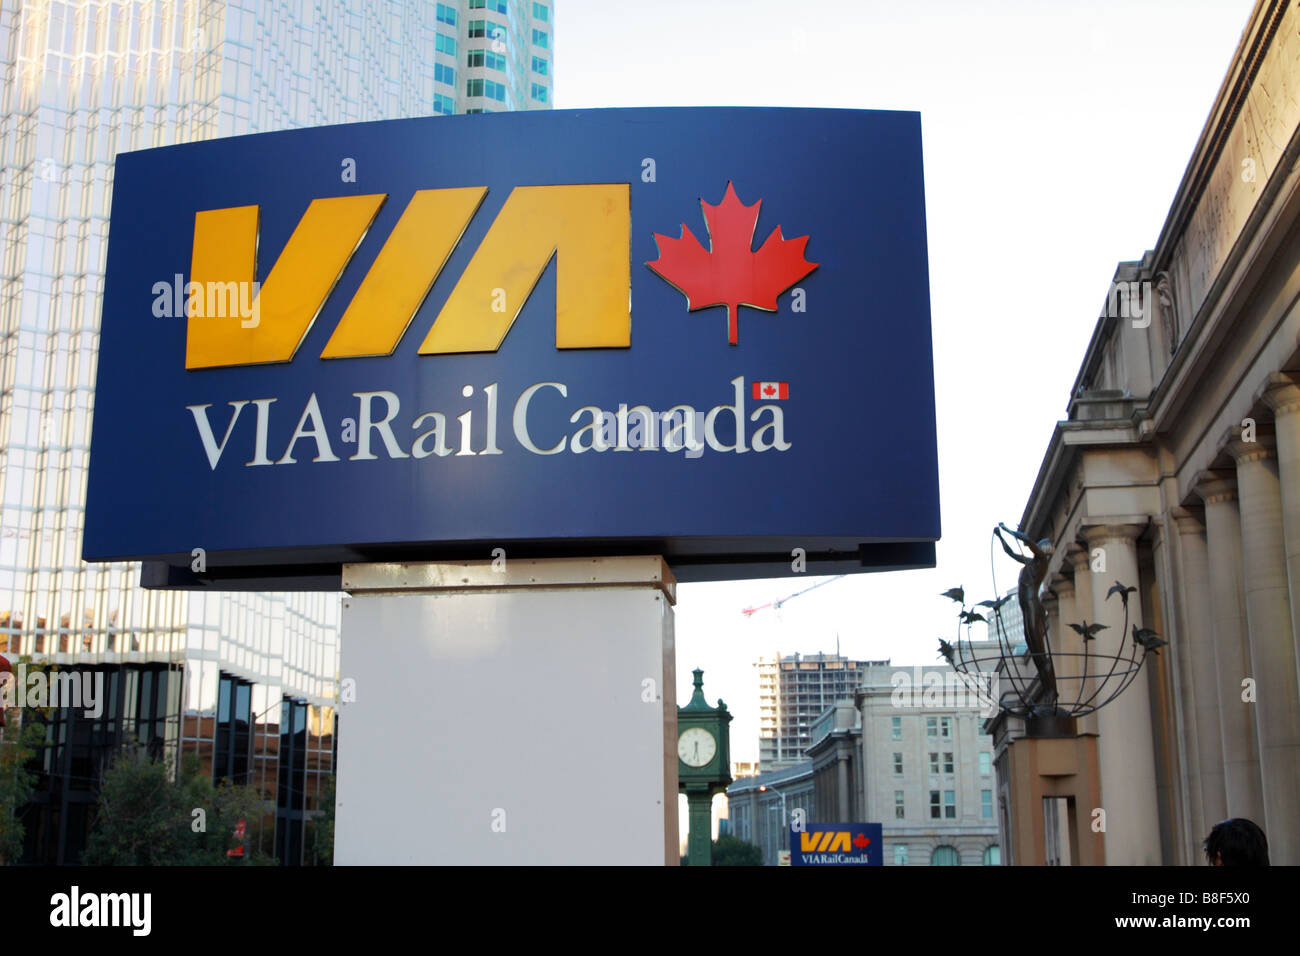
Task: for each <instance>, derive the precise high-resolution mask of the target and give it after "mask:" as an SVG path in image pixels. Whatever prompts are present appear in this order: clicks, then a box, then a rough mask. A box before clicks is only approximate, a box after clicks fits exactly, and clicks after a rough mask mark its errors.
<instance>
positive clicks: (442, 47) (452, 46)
mask: <svg viewBox="0 0 1300 956" xmlns="http://www.w3.org/2000/svg"><path fill="white" fill-rule="evenodd" d="M433 46H434V49H436V50H437V51H438V52H439V53H446V54H447V55H449V56H455V55H456V38H455V37H449V36H447V34H445V33H439V34H438V35H437V36H436V37H435V38H434V41H433Z"/></svg>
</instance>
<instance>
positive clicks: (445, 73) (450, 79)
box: [433, 63, 456, 86]
mask: <svg viewBox="0 0 1300 956" xmlns="http://www.w3.org/2000/svg"><path fill="white" fill-rule="evenodd" d="M433 78H434V79H435V80H437V81H438V82H439V83H446V84H447V85H448V86H455V85H456V68H455V67H454V66H448V65H447V64H446V63H435V64H434V65H433Z"/></svg>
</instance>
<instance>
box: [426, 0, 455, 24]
mask: <svg viewBox="0 0 1300 956" xmlns="http://www.w3.org/2000/svg"><path fill="white" fill-rule="evenodd" d="M425 9H426V10H427V9H428V7H425ZM437 16H438V22H439V23H445V24H447V25H448V26H453V27H454V26H455V25H456V11H455V9H453V8H452V7H449V6H447V5H446V4H445V3H440V4H438V9H437Z"/></svg>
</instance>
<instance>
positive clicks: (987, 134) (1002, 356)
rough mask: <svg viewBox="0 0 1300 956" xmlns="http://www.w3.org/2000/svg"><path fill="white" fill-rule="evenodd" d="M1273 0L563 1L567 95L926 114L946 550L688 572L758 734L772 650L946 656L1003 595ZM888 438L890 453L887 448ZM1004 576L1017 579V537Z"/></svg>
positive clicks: (709, 683)
mask: <svg viewBox="0 0 1300 956" xmlns="http://www.w3.org/2000/svg"><path fill="white" fill-rule="evenodd" d="M1252 6H1253V4H1252V3H1251V2H1249V0H1208V2H1206V0H1161V2H1156V0H1088V2H1078V0H1074V2H1070V3H1065V2H1059V0H1052V2H1043V0H1025V2H1011V0H1007V2H994V0H982V2H978V3H975V2H970V0H931V2H928V3H900V2H898V0H887V2H881V0H847V2H841V0H820V2H818V3H816V4H809V5H804V4H797V3H791V2H789V0H784V2H779V3H778V2H771V0H712V2H700V0H647V2H632V0H557V3H556V7H557V10H556V28H555V37H556V39H555V74H556V75H555V94H554V105H555V107H556V108H557V109H574V108H591V107H602V106H792V107H798V106H804V107H841V108H852V109H900V110H919V111H920V113H921V125H922V135H923V143H924V150H925V192H926V212H927V220H928V224H927V228H928V233H929V249H930V296H931V308H932V323H933V331H934V365H935V368H934V371H935V380H936V396H935V398H936V405H937V411H938V444H939V482H940V485H939V487H940V500H941V505H942V521H943V539H942V540H941V541H940V542H939V546H938V567H937V568H936V569H935V570H934V571H909V572H899V573H894V574H870V575H856V576H853V577H851V578H845V579H843V580H840V581H836V582H834V583H832V584H828V585H827V586H825V587H822V588H819V589H817V590H816V591H814V592H812V593H811V594H808V595H806V596H804V597H801V598H799V599H797V600H795V601H793V602H791V603H790V604H789V605H788V606H787V607H785V608H783V609H782V610H781V612H780V613H774V612H772V611H771V610H768V611H762V612H759V613H758V614H756V615H754V616H753V617H752V618H749V619H746V618H745V617H743V616H742V615H741V613H740V612H741V609H742V608H745V607H749V606H752V605H757V604H765V603H767V602H769V601H772V600H774V599H777V598H781V597H784V596H786V595H788V594H790V593H792V592H794V591H798V590H800V589H802V588H805V587H808V586H809V585H812V584H815V583H817V580H819V579H809V578H799V579H781V580H771V581H749V582H731V583H722V584H696V585H686V586H682V587H681V588H680V589H679V591H678V604H677V686H678V700H679V702H681V703H684V702H685V701H686V699H687V698H688V697H689V692H690V685H691V674H690V671H691V669H692V668H694V667H697V666H698V667H703V668H704V670H705V690H706V692H707V693H708V695H709V698H710V702H712V701H713V700H714V699H715V698H717V697H719V696H721V697H723V698H724V699H725V700H726V702H727V705H728V707H729V708H730V710H731V711H732V713H733V714H734V715H735V717H736V719H735V721H734V723H733V724H732V757H733V759H735V760H752V759H756V758H757V753H758V743H757V735H758V722H757V711H758V700H757V681H756V678H755V674H754V668H753V666H752V664H753V661H754V660H755V659H756V658H757V657H758V656H759V655H760V654H769V655H770V654H772V653H774V652H777V651H780V652H781V653H792V652H795V651H801V652H815V651H819V650H829V651H833V650H834V649H835V642H836V636H837V635H838V636H839V640H840V648H841V650H842V652H843V653H845V654H847V655H850V656H852V657H855V658H860V659H869V660H877V659H885V658H890V659H892V660H893V661H894V663H904V664H921V663H933V662H935V661H936V659H937V655H936V649H937V645H938V638H939V637H940V636H944V637H948V636H950V635H951V634H952V631H953V624H954V620H955V619H954V617H953V610H954V606H953V605H951V604H950V603H949V602H947V601H945V600H943V599H941V598H940V597H939V596H938V595H939V592H940V591H943V590H945V589H947V588H949V587H952V586H954V585H958V584H960V585H964V586H965V587H966V590H967V597H968V599H969V600H979V599H981V598H983V597H988V596H992V594H993V588H994V585H993V580H992V577H991V572H990V533H991V530H992V528H993V526H994V525H995V524H996V523H997V522H999V521H1005V522H1007V523H1008V524H1010V525H1012V526H1013V527H1014V526H1015V525H1016V524H1017V523H1018V522H1019V520H1020V516H1021V514H1022V513H1023V510H1024V506H1025V503H1026V500H1027V498H1028V495H1029V492H1030V490H1031V488H1032V486H1033V481H1034V478H1035V476H1036V474H1037V471H1038V466H1039V464H1040V462H1041V461H1042V458H1043V454H1044V452H1045V451H1046V448H1047V443H1048V440H1049V439H1050V437H1051V434H1052V427H1053V424H1054V423H1055V422H1056V421H1057V420H1058V419H1060V418H1063V417H1064V416H1065V411H1066V403H1067V400H1068V398H1069V390H1070V386H1071V384H1072V383H1073V381H1074V377H1075V375H1076V373H1077V372H1078V368H1079V363H1080V362H1081V361H1082V359H1083V353H1084V350H1085V348H1086V347H1087V344H1088V340H1089V337H1090V336H1091V334H1092V331H1093V327H1094V325H1095V323H1096V320H1097V316H1098V314H1099V312H1100V310H1101V307H1102V305H1103V303H1104V301H1105V298H1106V292H1107V288H1108V285H1109V282H1110V280H1111V277H1112V276H1113V274H1114V271H1115V265H1116V263H1118V262H1120V261H1125V260H1132V259H1139V258H1141V256H1142V254H1143V252H1144V251H1146V250H1147V249H1149V248H1151V247H1152V246H1153V245H1154V244H1155V241H1156V239H1157V237H1158V235H1159V231H1160V227H1161V224H1162V223H1163V222H1164V219H1165V215H1166V213H1167V212H1168V210H1169V205H1170V203H1171V201H1172V200H1173V197H1174V192H1175V190H1176V189H1177V188H1178V184H1179V181H1180V180H1181V178H1182V174H1183V170H1184V169H1185V168H1186V165H1187V162H1188V160H1189V158H1190V157H1191V153H1192V149H1193V147H1194V146H1195V144H1196V139H1197V136H1198V135H1199V134H1200V131H1201V128H1202V126H1203V125H1204V122H1205V118H1206V116H1207V115H1208V113H1209V110H1210V107H1211V105H1212V104H1213V101H1214V97H1215V95H1216V94H1217V92H1218V89H1219V86H1220V84H1221V82H1222V80H1223V77H1224V75H1225V73H1226V72H1227V69H1228V66H1229V63H1230V61H1231V58H1232V56H1233V53H1234V51H1235V49H1236V46H1237V42H1238V40H1239V39H1240V37H1241V33H1242V30H1243V29H1244V28H1245V26H1246V21H1247V18H1248V16H1249V14H1250V10H1251V8H1252ZM881 453H882V460H887V455H888V453H889V449H887V448H885V449H881ZM995 571H996V575H997V587H998V589H999V590H1001V591H1005V590H1007V589H1008V588H1010V587H1012V586H1014V584H1015V571H1016V566H1015V565H1014V564H1012V563H1011V562H1010V561H1009V560H1008V559H1006V558H999V559H998V562H997V565H996V567H995Z"/></svg>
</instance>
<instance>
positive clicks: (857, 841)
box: [853, 833, 871, 850]
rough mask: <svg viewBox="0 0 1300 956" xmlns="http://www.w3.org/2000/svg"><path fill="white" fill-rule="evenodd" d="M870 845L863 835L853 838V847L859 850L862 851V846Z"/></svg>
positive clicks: (869, 841)
mask: <svg viewBox="0 0 1300 956" xmlns="http://www.w3.org/2000/svg"><path fill="white" fill-rule="evenodd" d="M870 844H871V839H870V838H869V837H868V836H867V835H866V834H865V833H859V834H858V835H857V836H855V837H854V838H853V845H854V846H855V847H857V848H858V849H859V850H860V849H862V848H863V847H864V846H869V845H870Z"/></svg>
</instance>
